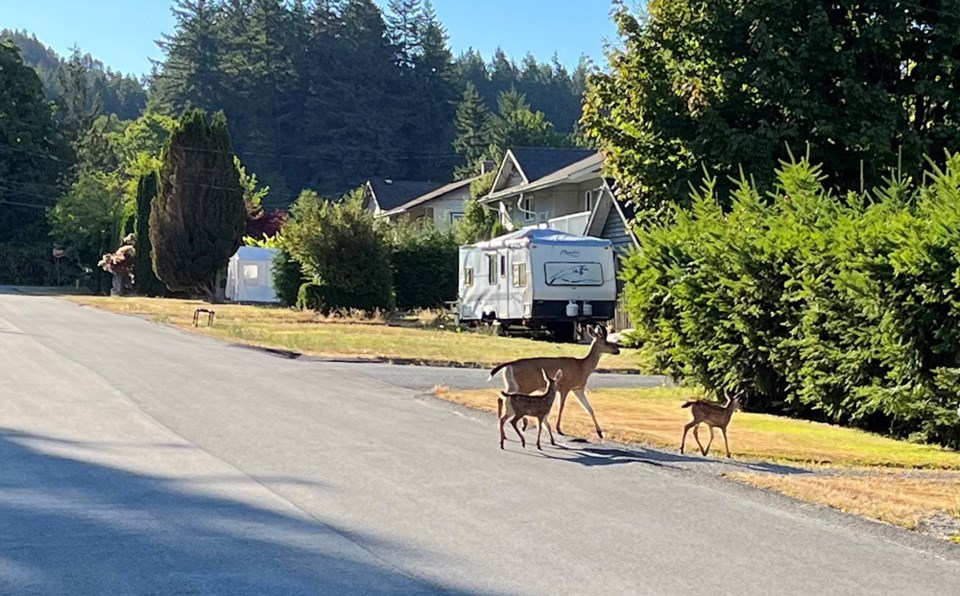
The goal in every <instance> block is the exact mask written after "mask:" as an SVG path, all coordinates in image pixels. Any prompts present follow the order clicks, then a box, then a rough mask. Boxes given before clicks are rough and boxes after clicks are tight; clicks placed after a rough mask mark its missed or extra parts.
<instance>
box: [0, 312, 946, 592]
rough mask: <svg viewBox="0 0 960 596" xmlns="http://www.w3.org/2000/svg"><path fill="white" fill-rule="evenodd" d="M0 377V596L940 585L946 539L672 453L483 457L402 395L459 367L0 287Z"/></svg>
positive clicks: (484, 435)
mask: <svg viewBox="0 0 960 596" xmlns="http://www.w3.org/2000/svg"><path fill="white" fill-rule="evenodd" d="M0 363H2V367H3V368H2V370H3V374H2V376H0V593H2V594H207V593H211V594H231V595H232V594H349V593H354V594H375V593H376V594H379V593H482V594H588V593H592V594H690V593H694V592H697V593H699V592H701V591H703V592H708V593H711V594H714V593H719V594H818V596H822V595H827V594H911V595H918V594H949V593H956V591H957V590H958V589H960V588H958V586H960V583H958V582H960V579H958V578H960V562H958V561H960V558H958V555H957V552H958V549H957V547H954V546H950V545H947V544H945V543H943V544H941V543H937V542H934V541H933V540H932V539H926V538H923V537H920V536H913V535H910V534H908V533H907V532H904V531H901V530H897V529H893V528H884V527H881V526H879V525H877V524H872V523H869V522H863V521H860V520H856V519H854V518H850V517H847V516H843V515H840V514H836V513H832V512H826V511H822V510H820V509H818V508H815V507H809V506H804V505H799V504H795V503H793V502H792V501H788V500H786V499H782V498H779V497H775V496H771V495H767V494H766V493H761V492H759V491H754V490H752V489H747V488H743V487H740V486H737V485H733V484H730V483H727V482H726V481H723V480H721V479H719V478H717V477H716V476H715V475H713V474H703V473H698V472H696V471H695V470H691V469H690V466H689V465H688V464H687V463H682V462H689V461H693V460H692V459H690V458H681V457H680V456H678V455H676V454H671V453H664V452H658V451H629V450H625V449H623V448H618V447H616V446H613V445H590V444H583V443H579V444H578V443H569V444H566V445H565V447H563V448H559V449H557V448H547V449H545V451H544V452H543V453H542V454H541V453H538V452H537V451H536V450H535V449H527V450H526V451H524V450H521V449H520V446H519V444H517V443H516V442H513V441H512V442H510V443H509V444H508V447H507V450H506V451H500V450H499V449H498V448H497V434H496V428H495V423H494V419H493V417H491V416H489V415H485V414H479V413H474V412H470V411H466V410H464V409H463V408H459V407H457V406H453V405H450V404H446V403H443V402H440V401H437V400H435V399H433V398H431V397H429V396H427V395H424V392H423V389H427V388H429V387H430V386H432V385H433V384H434V383H435V382H446V383H447V384H449V385H451V386H474V385H476V384H477V383H478V382H481V381H482V380H483V377H484V376H485V374H486V373H485V372H483V371H457V372H452V373H450V372H438V371H431V370H420V371H418V370H417V369H416V368H413V367H396V368H389V367H385V366H382V365H358V364H342V363H321V362H311V361H306V360H303V361H299V360H287V359H283V358H279V357H276V356H271V355H268V354H265V353H262V352H258V351H255V350H249V349H243V348H238V347H233V346H229V345H226V344H223V343H221V342H218V341H215V340H212V339H209V338H204V337H199V336H196V335H193V334H190V333H186V332H182V331H177V330H175V329H171V328H168V327H165V326H161V325H157V324H154V323H150V322H146V321H143V320H140V319H136V318H129V317H121V316H117V315H112V314H109V313H104V312H100V311H96V310H93V309H90V308H85V307H80V306H76V305H74V304H71V303H68V302H65V301H61V300H57V299H54V298H42V297H28V296H21V295H9V294H8V295H0ZM437 375H439V376H437ZM443 375H448V376H447V377H446V379H447V380H446V381H444V380H442V379H440V376H443ZM471 375H480V376H479V377H474V376H471ZM611 382H614V381H611ZM630 382H634V383H648V382H649V383H656V382H658V380H657V379H651V378H645V377H637V378H636V379H635V380H633V381H630ZM598 416H599V417H600V419H601V420H602V419H603V413H602V412H598ZM681 463H682V465H679V464H681Z"/></svg>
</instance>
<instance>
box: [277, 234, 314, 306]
mask: <svg viewBox="0 0 960 596" xmlns="http://www.w3.org/2000/svg"><path fill="white" fill-rule="evenodd" d="M272 274H273V288H274V290H275V291H276V292H277V298H279V299H280V302H281V303H282V304H284V305H285V306H293V305H294V304H297V305H298V306H299V293H300V289H301V287H302V286H303V285H304V283H305V282H306V281H307V278H306V276H304V275H303V269H302V268H301V267H300V263H298V262H297V261H295V260H294V259H293V257H291V256H290V253H289V252H287V249H285V248H283V247H281V248H280V249H279V250H277V254H276V255H274V257H273V272H272Z"/></svg>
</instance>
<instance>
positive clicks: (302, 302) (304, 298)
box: [297, 282, 327, 312]
mask: <svg viewBox="0 0 960 596" xmlns="http://www.w3.org/2000/svg"><path fill="white" fill-rule="evenodd" d="M297 308H299V309H301V310H316V311H321V312H323V311H326V310H327V305H326V302H325V301H324V295H323V286H321V285H320V284H317V283H313V282H307V283H305V284H302V285H301V286H300V289H299V290H298V291H297Z"/></svg>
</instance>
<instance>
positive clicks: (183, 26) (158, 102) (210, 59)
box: [150, 0, 223, 114]
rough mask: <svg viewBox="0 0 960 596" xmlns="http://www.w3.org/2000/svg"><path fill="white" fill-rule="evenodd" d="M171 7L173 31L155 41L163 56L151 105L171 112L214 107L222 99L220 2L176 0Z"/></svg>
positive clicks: (216, 106) (210, 0) (221, 8)
mask: <svg viewBox="0 0 960 596" xmlns="http://www.w3.org/2000/svg"><path fill="white" fill-rule="evenodd" d="M171 11H172V12H173V16H174V19H175V20H176V25H175V32H174V33H173V34H172V35H164V36H163V39H162V40H160V41H158V42H157V45H159V46H160V48H161V49H162V50H163V52H164V54H165V60H164V63H163V72H162V73H161V74H160V75H159V76H158V77H157V80H156V84H155V86H154V89H153V94H152V97H151V100H150V101H151V107H153V108H155V109H158V110H160V111H165V112H167V113H173V114H176V113H179V112H180V111H183V110H185V109H187V108H191V107H194V108H200V109H206V110H213V109H217V108H219V107H220V106H221V104H222V101H223V93H222V84H221V83H222V79H221V75H220V73H219V66H220V55H221V45H222V38H221V32H220V30H219V24H220V21H221V20H222V11H223V5H222V4H221V3H219V2H215V1H213V0H176V2H175V3H174V5H173V8H172V9H171Z"/></svg>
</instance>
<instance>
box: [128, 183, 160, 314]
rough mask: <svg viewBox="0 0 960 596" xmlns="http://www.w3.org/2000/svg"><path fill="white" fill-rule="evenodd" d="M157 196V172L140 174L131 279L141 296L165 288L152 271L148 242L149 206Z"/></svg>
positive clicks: (151, 254)
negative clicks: (135, 248)
mask: <svg viewBox="0 0 960 596" xmlns="http://www.w3.org/2000/svg"><path fill="white" fill-rule="evenodd" d="M156 196H157V173H156V172H150V173H148V174H144V175H142V176H140V180H138V181H137V222H136V234H137V253H136V256H135V257H134V260H133V279H134V283H135V285H136V288H137V293H139V294H140V295H141V296H159V295H161V294H163V293H164V290H166V288H165V287H164V285H163V282H161V281H160V279H159V278H157V274H156V273H154V272H153V245H152V244H151V243H150V207H151V205H152V204H153V199H154V197H156Z"/></svg>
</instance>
